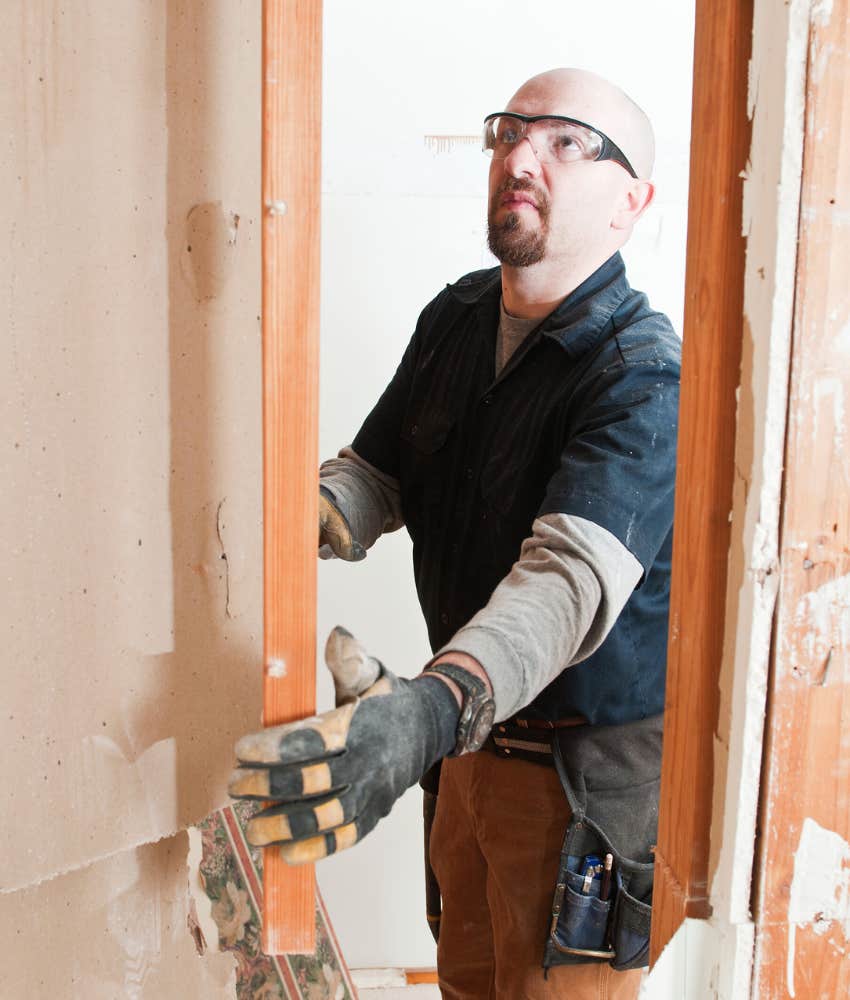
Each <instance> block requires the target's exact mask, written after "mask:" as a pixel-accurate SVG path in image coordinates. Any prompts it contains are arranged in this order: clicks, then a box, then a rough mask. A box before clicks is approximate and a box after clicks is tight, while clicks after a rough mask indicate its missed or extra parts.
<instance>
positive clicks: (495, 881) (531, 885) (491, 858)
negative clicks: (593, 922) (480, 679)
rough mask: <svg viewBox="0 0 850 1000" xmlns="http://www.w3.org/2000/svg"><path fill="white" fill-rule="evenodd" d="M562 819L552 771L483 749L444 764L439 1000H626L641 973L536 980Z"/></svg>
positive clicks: (435, 861) (562, 803)
mask: <svg viewBox="0 0 850 1000" xmlns="http://www.w3.org/2000/svg"><path fill="white" fill-rule="evenodd" d="M569 818H570V809H569V805H568V804H567V800H566V797H565V795H564V792H563V789H562V788H561V785H560V782H559V781H558V776H557V774H556V772H555V769H554V768H552V767H546V766H543V765H539V764H532V763H529V762H527V761H521V760H505V759H504V758H501V757H497V756H496V755H495V754H491V753H487V752H486V751H479V752H478V753H473V754H469V755H468V756H465V757H460V758H457V759H455V760H446V761H444V762H443V770H442V776H441V778H440V794H439V797H438V800H437V814H436V818H435V820H434V828H433V830H432V833H431V845H430V847H431V862H432V865H433V868H434V871H435V873H436V876H437V880H438V881H439V883H440V889H441V892H442V896H443V918H442V923H441V926H440V943H439V946H438V948H437V966H438V972H439V978H440V990H441V993H442V996H443V998H444V1000H555V998H558V1000H635V998H636V997H637V995H638V990H639V988H640V981H641V974H642V973H641V970H640V969H636V970H633V971H630V972H614V971H613V969H612V968H611V967H610V965H608V964H607V963H590V964H583V965H568V966H558V967H556V968H552V969H550V970H549V978H548V979H544V978H543V967H542V961H543V948H544V945H545V942H546V936H547V934H548V930H549V922H550V920H551V909H552V896H553V894H554V890H555V882H556V879H557V874H558V859H559V855H560V851H561V844H562V841H563V838H564V832H565V831H566V828H567V823H568V821H569Z"/></svg>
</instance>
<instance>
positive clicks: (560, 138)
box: [484, 115, 603, 163]
mask: <svg viewBox="0 0 850 1000" xmlns="http://www.w3.org/2000/svg"><path fill="white" fill-rule="evenodd" d="M525 138H528V140H529V141H530V142H531V145H532V148H533V149H534V152H535V154H536V155H537V159H538V160H539V161H540V162H541V163H571V162H573V161H574V160H595V159H596V158H597V157H598V156H599V154H600V152H601V151H602V146H603V140H602V137H601V136H600V135H599V134H598V133H597V132H594V131H593V129H589V128H586V127H585V126H584V125H576V124H574V123H573V122H565V121H559V120H558V119H557V118H541V119H540V120H539V121H534V122H526V121H523V119H522V118H515V117H514V116H513V115H499V116H498V117H496V118H490V119H489V120H488V121H487V122H485V124H484V152H485V153H487V154H488V155H490V156H492V157H493V158H494V159H497V160H503V159H505V157H506V156H508V155H509V154H510V153H511V151H512V150H513V149H514V147H515V146H516V145H517V143H519V142H522V140H523V139H525Z"/></svg>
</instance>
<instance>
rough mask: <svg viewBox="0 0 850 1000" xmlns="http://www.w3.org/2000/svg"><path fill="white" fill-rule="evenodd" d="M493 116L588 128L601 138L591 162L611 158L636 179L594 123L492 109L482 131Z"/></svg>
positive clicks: (626, 162)
mask: <svg viewBox="0 0 850 1000" xmlns="http://www.w3.org/2000/svg"><path fill="white" fill-rule="evenodd" d="M494 118H518V119H519V120H520V121H521V122H525V123H526V124H527V125H533V124H534V122H542V121H556V122H568V123H569V124H570V125H581V127H582V128H586V129H590V131H591V132H593V133H595V134H596V135H598V136H599V138H600V139H601V140H602V148H601V149H600V150H599V153H598V154H597V155H596V156H595V157H594V158H593V160H591V161H590V162H591V163H596V162H598V161H599V160H613V161H614V162H615V163H619V164H620V166H621V167H623V169H624V170H627V171H628V172H629V173H630V174H631V175H632V177H634V179H635V180H637V179H638V175H637V173H636V172H635V168H634V167H633V166H632V165H631V163H629V160H628V157H627V156H626V154H625V153H624V152H623V151H622V149H620V147H619V146H618V145H617V143H616V142H614V141H613V139H609V138H608V136H607V135H605V133H604V132H600V131H599V129H598V128H596V126H595V125H588V123H587V122H583V121H580V120H579V119H578V118H567V117H566V115H521V114H520V113H519V112H518V111H494V112H493V114H491V115H487V117H486V118H485V119H484V132H485V134H486V131H487V125H488V123H489V122H491V121H493V119H494ZM484 152H485V153H488V152H492V150H488V149H487V146H486V145H485V146H484Z"/></svg>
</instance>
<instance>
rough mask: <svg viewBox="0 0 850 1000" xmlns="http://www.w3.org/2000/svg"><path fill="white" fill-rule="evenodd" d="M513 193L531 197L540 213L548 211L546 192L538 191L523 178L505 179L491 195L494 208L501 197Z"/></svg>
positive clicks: (530, 182)
mask: <svg viewBox="0 0 850 1000" xmlns="http://www.w3.org/2000/svg"><path fill="white" fill-rule="evenodd" d="M513 192H522V193H523V194H530V195H532V196H533V198H534V201H535V203H536V204H537V208H538V210H539V211H540V212H546V211H548V209H549V199H548V198H547V197H546V192H545V191H542V190H540V188H538V187H537V186H536V185H535V184H534V183H533V182H532V181H530V180H527V179H526V178H525V177H506V178H505V179H504V180H503V181H502V183H501V184H500V185H499V186H498V188H496V190H495V192H494V193H493V201H492V203H493V205H494V206H495V205H497V204H498V203H499V199H500V198H501V197H502V195H504V194H509V193H513Z"/></svg>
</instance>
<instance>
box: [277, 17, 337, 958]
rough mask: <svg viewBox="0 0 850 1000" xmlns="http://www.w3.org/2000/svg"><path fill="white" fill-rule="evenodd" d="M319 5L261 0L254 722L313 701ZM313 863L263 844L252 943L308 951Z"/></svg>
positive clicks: (287, 714) (312, 933) (308, 708)
mask: <svg viewBox="0 0 850 1000" xmlns="http://www.w3.org/2000/svg"><path fill="white" fill-rule="evenodd" d="M321 85H322V5H321V2H320V0H264V2H263V80H262V89H263V163H262V199H263V200H262V219H263V231H262V237H263V239H262V249H263V270H262V281H263V289H262V302H263V319H262V324H263V516H264V525H263V558H264V590H263V612H264V631H263V650H264V652H263V656H264V675H263V676H264V687H263V724H264V725H266V726H272V725H277V724H279V723H281V722H287V721H290V720H292V719H295V718H299V717H301V716H304V715H309V714H310V713H311V712H313V711H314V710H315V656H316V549H317V544H318V527H317V525H318V473H317V468H318V461H319V458H318V396H319V389H318V384H319V266H320V260H319V235H320V231H319V218H320V216H319V213H320V196H321V112H322V105H321V98H322V93H321ZM315 892H316V884H315V871H314V868H313V866H312V865H307V866H303V867H299V868H290V867H288V866H287V865H286V863H285V862H284V861H283V860H282V859H281V857H280V854H279V852H278V851H276V850H275V849H274V848H267V849H266V851H265V858H264V872H263V898H264V903H263V950H264V951H265V952H266V954H270V955H280V954H284V953H287V952H290V953H291V952H302V953H303V952H307V953H311V952H314V951H315V949H316V923H315Z"/></svg>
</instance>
